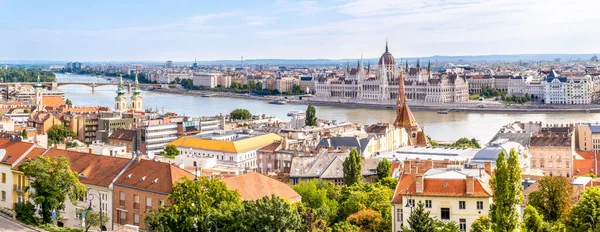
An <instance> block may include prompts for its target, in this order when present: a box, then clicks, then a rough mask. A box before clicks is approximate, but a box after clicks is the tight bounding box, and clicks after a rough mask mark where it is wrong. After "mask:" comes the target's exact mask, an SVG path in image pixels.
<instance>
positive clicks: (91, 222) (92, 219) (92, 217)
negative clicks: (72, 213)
mask: <svg viewBox="0 0 600 232" xmlns="http://www.w3.org/2000/svg"><path fill="white" fill-rule="evenodd" d="M82 212H85V231H86V232H87V231H89V230H90V228H92V227H98V228H100V212H98V211H90V210H87V209H86V210H77V212H76V213H77V214H79V215H81V213H82ZM106 223H108V217H102V225H104V226H106Z"/></svg>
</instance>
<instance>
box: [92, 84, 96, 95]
mask: <svg viewBox="0 0 600 232" xmlns="http://www.w3.org/2000/svg"><path fill="white" fill-rule="evenodd" d="M95 92H96V83H92V93H95Z"/></svg>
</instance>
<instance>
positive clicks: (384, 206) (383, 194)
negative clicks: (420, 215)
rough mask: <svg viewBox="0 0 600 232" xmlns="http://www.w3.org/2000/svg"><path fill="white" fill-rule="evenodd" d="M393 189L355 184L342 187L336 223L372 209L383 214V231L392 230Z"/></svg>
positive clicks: (376, 185) (375, 185)
mask: <svg viewBox="0 0 600 232" xmlns="http://www.w3.org/2000/svg"><path fill="white" fill-rule="evenodd" d="M393 194H394V190H393V189H389V188H387V187H384V186H381V185H378V184H363V183H360V184H355V185H350V186H348V185H345V186H343V187H342V191H341V194H340V196H339V197H338V202H339V205H340V206H339V208H338V213H337V217H336V222H340V221H345V220H346V219H347V218H348V216H350V215H351V214H354V213H356V212H358V211H360V210H363V209H372V210H375V211H377V212H378V213H379V214H381V217H382V219H383V222H382V223H381V225H380V227H379V228H381V229H383V230H387V231H390V230H392V214H391V213H392V204H391V202H390V200H391V199H392V196H393Z"/></svg>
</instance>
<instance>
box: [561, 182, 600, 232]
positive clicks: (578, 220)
mask: <svg viewBox="0 0 600 232" xmlns="http://www.w3.org/2000/svg"><path fill="white" fill-rule="evenodd" d="M599 205H600V187H596V186H595V187H588V188H586V189H585V190H584V191H583V193H582V194H581V197H580V199H579V202H577V204H575V205H574V206H573V208H572V209H571V216H570V218H569V221H568V224H567V225H568V227H569V231H586V230H591V231H596V229H598V227H599V226H597V224H598V220H599V219H600V208H599V207H598V206H599Z"/></svg>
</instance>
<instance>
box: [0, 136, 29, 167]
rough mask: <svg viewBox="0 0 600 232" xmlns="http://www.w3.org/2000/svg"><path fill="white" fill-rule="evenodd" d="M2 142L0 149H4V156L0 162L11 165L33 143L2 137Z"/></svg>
mask: <svg viewBox="0 0 600 232" xmlns="http://www.w3.org/2000/svg"><path fill="white" fill-rule="evenodd" d="M2 140H3V143H2V145H0V149H4V150H6V153H5V155H4V157H2V159H1V160H0V164H8V165H11V166H12V165H13V163H15V162H16V161H18V160H19V158H20V157H21V156H23V155H25V152H27V150H29V149H31V148H32V147H33V146H34V144H33V143H26V142H12V143H11V142H10V141H9V140H7V139H2Z"/></svg>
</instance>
